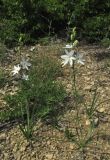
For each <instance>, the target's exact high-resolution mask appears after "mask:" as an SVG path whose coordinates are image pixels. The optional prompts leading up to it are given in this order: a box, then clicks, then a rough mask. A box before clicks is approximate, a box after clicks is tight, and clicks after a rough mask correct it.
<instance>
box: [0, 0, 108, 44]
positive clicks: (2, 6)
mask: <svg viewBox="0 0 110 160" xmlns="http://www.w3.org/2000/svg"><path fill="white" fill-rule="evenodd" d="M0 17H1V18H0V37H1V40H2V41H3V42H4V43H5V44H8V45H10V46H12V44H16V43H17V42H18V40H19V38H20V36H21V35H22V39H23V42H24V43H30V42H34V41H35V40H36V39H37V38H38V37H41V36H50V35H53V34H58V33H59V31H62V30H64V29H66V28H67V27H74V26H76V27H77V29H78V31H79V37H80V38H85V39H87V40H89V41H91V42H93V41H100V40H101V39H103V38H109V37H110V23H109V22H110V1H109V0H101V1H100V0H11V1H10V0H1V1H0Z"/></svg>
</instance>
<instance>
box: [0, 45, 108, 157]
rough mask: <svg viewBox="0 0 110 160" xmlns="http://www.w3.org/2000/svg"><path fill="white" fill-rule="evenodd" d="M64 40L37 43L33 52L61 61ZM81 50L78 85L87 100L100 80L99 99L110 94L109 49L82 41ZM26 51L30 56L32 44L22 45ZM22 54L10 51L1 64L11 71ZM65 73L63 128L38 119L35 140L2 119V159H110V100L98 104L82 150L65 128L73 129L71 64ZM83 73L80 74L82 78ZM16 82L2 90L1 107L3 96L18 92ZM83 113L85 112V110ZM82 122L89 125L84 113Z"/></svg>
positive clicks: (61, 122)
mask: <svg viewBox="0 0 110 160" xmlns="http://www.w3.org/2000/svg"><path fill="white" fill-rule="evenodd" d="M62 46H63V45H62V44H61V45H60V44H54V45H50V46H40V45H36V46H35V49H34V51H33V52H34V54H36V55H37V54H41V55H42V53H44V52H45V53H46V54H50V55H51V56H52V57H53V58H54V59H55V60H58V61H61V59H60V56H61V55H62V54H63V52H62ZM78 50H79V52H80V53H83V54H84V58H85V60H86V61H85V65H84V66H80V65H78V71H79V72H78V82H77V83H78V86H79V88H80V90H81V91H82V93H83V95H84V97H85V98H86V101H87V102H88V103H89V102H90V100H91V99H90V98H91V93H92V91H93V90H94V85H95V84H96V83H98V92H99V93H100V97H99V101H100V102H102V101H105V100H107V99H109V98H110V50H108V49H106V48H101V47H100V46H96V45H81V46H79V47H78ZM24 54H26V56H28V57H31V56H32V54H33V53H32V51H30V48H24V49H22V52H21V53H20V56H21V57H22V55H24ZM19 58H20V57H19V56H18V57H17V53H16V52H15V51H11V54H10V55H9V60H8V61H7V62H5V64H2V65H1V66H0V68H2V69H3V70H4V71H7V72H10V71H11V69H12V66H13V65H14V64H15V62H16V63H17V61H19ZM62 70H63V71H64V74H63V75H62V77H58V78H57V80H58V81H61V82H62V84H63V85H64V86H65V88H66V91H67V93H68V97H69V98H68V99H67V100H66V102H65V103H64V104H59V105H60V106H61V107H62V108H65V107H66V110H65V112H64V113H63V114H62V115H60V116H59V122H58V123H59V125H60V127H61V129H60V130H58V129H57V128H55V127H54V126H52V125H51V124H50V123H44V122H42V121H38V122H36V125H35V127H34V133H33V140H32V141H31V142H29V141H27V140H26V139H25V137H24V136H23V134H22V133H21V131H20V129H19V127H18V124H17V122H5V123H0V128H1V129H0V159H1V160H109V159H110V116H109V115H110V101H106V102H105V103H102V104H101V105H100V106H98V108H97V114H96V115H95V117H94V120H96V121H97V125H96V128H95V135H94V138H93V140H92V142H90V144H88V145H87V147H86V148H85V149H84V152H83V153H82V152H81V151H80V150H79V149H78V148H77V146H76V145H75V143H73V142H71V141H69V140H68V139H67V138H66V137H65V135H64V132H62V130H63V129H65V128H66V127H68V128H73V129H74V114H75V112H74V107H73V108H72V105H73V99H72V97H71V89H72V85H71V81H70V76H69V73H70V71H69V68H68V67H64V68H62ZM79 77H80V78H79ZM16 91H17V88H16V87H15V85H10V86H8V85H6V86H4V87H3V88H2V89H1V90H0V105H1V106H0V109H2V108H3V107H5V102H4V101H3V96H4V95H5V94H6V93H8V92H11V94H13V92H16ZM82 114H83V113H82ZM82 122H83V123H84V124H85V126H86V127H88V126H87V119H86V117H83V120H82Z"/></svg>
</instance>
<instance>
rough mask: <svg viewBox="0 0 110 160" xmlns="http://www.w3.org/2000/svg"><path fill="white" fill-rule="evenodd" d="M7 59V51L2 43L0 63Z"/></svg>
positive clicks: (0, 44)
mask: <svg viewBox="0 0 110 160" xmlns="http://www.w3.org/2000/svg"><path fill="white" fill-rule="evenodd" d="M6 57H7V49H6V47H5V45H4V44H3V43H0V62H3V61H4V60H5V59H6Z"/></svg>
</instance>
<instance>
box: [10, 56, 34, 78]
mask: <svg viewBox="0 0 110 160" xmlns="http://www.w3.org/2000/svg"><path fill="white" fill-rule="evenodd" d="M30 66H31V63H30V62H29V61H28V60H26V59H25V58H22V60H21V62H20V64H17V65H15V66H14V68H13V70H12V75H13V76H15V75H17V74H19V73H20V71H21V73H22V79H23V80H28V79H29V77H28V75H27V74H25V73H26V71H27V70H29V67H30Z"/></svg>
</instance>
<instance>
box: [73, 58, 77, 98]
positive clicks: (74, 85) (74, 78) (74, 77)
mask: <svg viewBox="0 0 110 160" xmlns="http://www.w3.org/2000/svg"><path fill="white" fill-rule="evenodd" d="M72 71H73V73H72V76H73V77H72V81H73V87H74V88H73V91H74V92H73V93H74V95H75V96H76V92H77V90H76V69H75V61H73V68H72Z"/></svg>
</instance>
